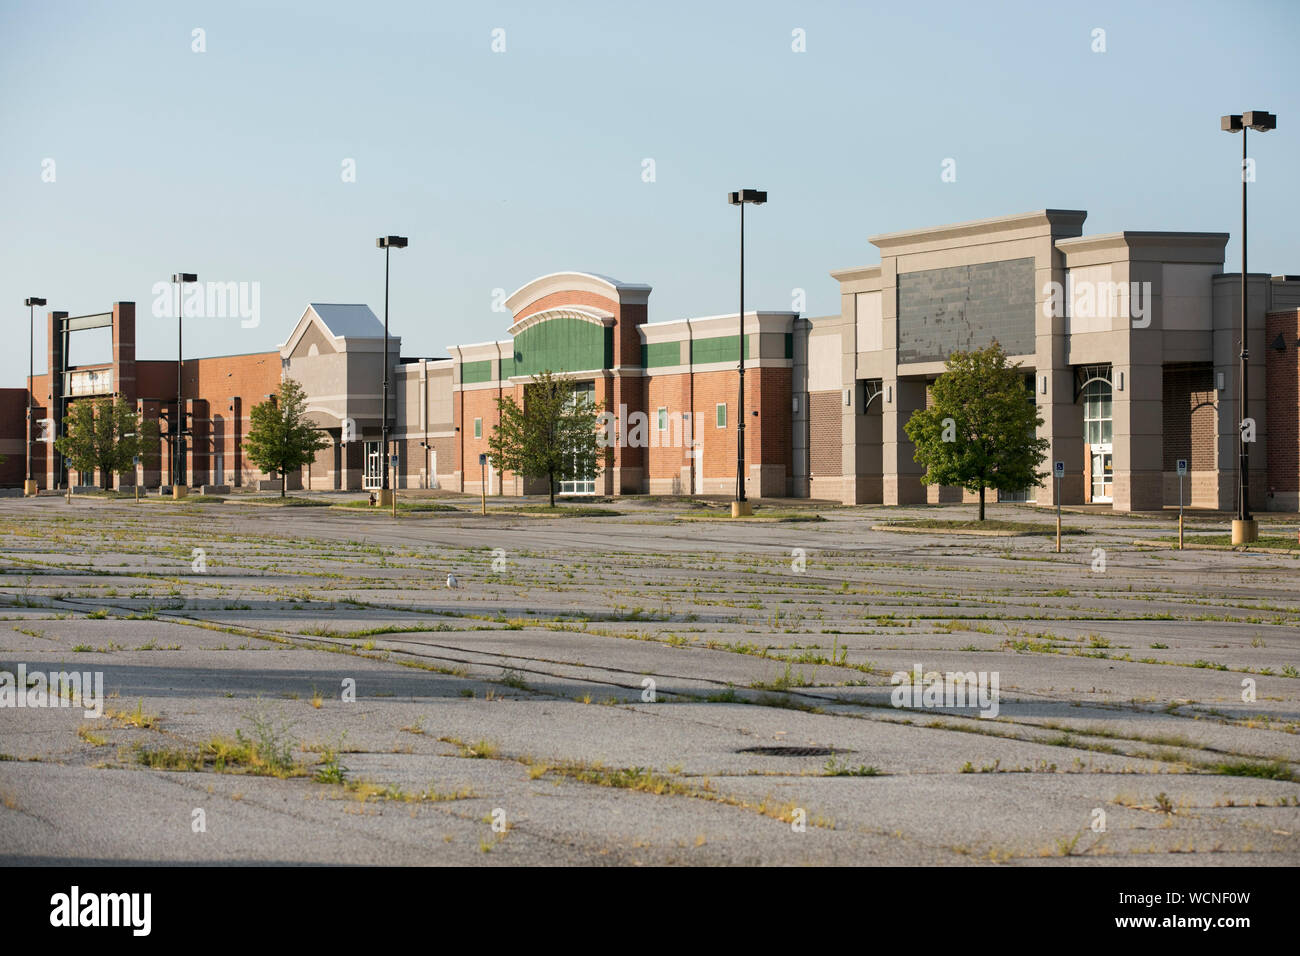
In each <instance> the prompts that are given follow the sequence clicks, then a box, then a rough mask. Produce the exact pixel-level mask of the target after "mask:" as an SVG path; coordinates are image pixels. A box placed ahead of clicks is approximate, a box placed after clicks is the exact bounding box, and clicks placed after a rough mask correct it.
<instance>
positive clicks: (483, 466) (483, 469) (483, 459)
mask: <svg viewBox="0 0 1300 956" xmlns="http://www.w3.org/2000/svg"><path fill="white" fill-rule="evenodd" d="M478 476H479V490H481V491H482V492H483V514H487V455H479V456H478Z"/></svg>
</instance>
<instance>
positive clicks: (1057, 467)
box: [1052, 461, 1065, 554]
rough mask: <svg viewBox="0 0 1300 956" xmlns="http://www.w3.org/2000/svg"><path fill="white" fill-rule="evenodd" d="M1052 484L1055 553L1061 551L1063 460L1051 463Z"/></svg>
mask: <svg viewBox="0 0 1300 956" xmlns="http://www.w3.org/2000/svg"><path fill="white" fill-rule="evenodd" d="M1052 477H1053V479H1054V480H1053V484H1054V485H1055V486H1056V553H1057V554H1060V553H1061V479H1062V478H1064V477H1065V462H1063V461H1058V462H1056V463H1055V464H1053V465H1052Z"/></svg>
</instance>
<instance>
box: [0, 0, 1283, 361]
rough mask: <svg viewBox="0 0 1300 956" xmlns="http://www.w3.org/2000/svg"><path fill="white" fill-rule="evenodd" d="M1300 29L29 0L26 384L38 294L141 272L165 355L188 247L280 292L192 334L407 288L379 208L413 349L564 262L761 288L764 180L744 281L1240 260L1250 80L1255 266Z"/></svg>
mask: <svg viewBox="0 0 1300 956" xmlns="http://www.w3.org/2000/svg"><path fill="white" fill-rule="evenodd" d="M1298 26H1300V4H1297V3H1295V2H1288V0H1280V2H1241V0H1238V2H1231V3H1228V2H1222V3H1199V2H1168V3H1140V2H1139V3H1134V2H1131V0H1127V2H1119V3H1111V2H1105V3H1097V2H1089V3H1071V4H1058V3H1049V2H1044V0H1032V2H1024V3H1002V2H999V3H983V2H981V3H970V2H960V3H921V2H898V3H889V4H867V3H821V2H808V0H802V2H786V3H774V2H745V3H708V2H693V3H665V2H656V3H644V4H643V3H638V4H619V3H614V2H609V0H605V2H596V3H584V4H578V3H545V4H542V3H528V4H523V3H517V4H507V3H479V2H475V3H468V2H464V3H427V2H426V3H407V2H382V3H380V2H374V3H362V2H354V0H349V2H333V0H325V2H311V3H300V4H288V3H274V2H272V3H267V2H256V3H254V2H243V0H234V2H231V0H223V2H220V3H217V2H213V3H178V2H130V0H120V2H102V3H86V2H16V0H4V2H3V3H0V124H2V128H3V130H4V135H3V145H2V146H0V210H2V211H3V213H2V214H3V222H4V227H3V233H2V234H0V263H2V265H0V317H2V321H3V328H4V331H5V338H6V342H7V345H8V347H7V348H6V349H4V350H3V352H2V353H0V383H3V384H4V385H9V386H17V385H20V384H21V382H22V376H23V375H24V374H25V372H26V358H27V356H26V345H27V341H26V340H27V329H26V322H27V315H26V309H25V308H24V307H23V306H22V304H21V303H22V300H23V298H24V297H26V296H28V295H40V296H45V297H47V298H48V299H49V300H50V307H51V308H58V309H64V310H67V311H68V312H70V313H71V314H73V315H78V314H84V313H88V312H102V311H106V310H107V309H108V308H109V307H110V305H111V303H112V302H114V301H115V300H134V301H135V302H136V303H137V309H138V315H139V329H138V340H139V343H140V348H139V356H140V357H141V358H172V357H174V355H175V341H176V336H175V322H174V320H171V319H155V318H152V317H151V316H150V306H151V303H152V301H153V293H152V291H151V290H152V287H153V285H154V283H156V282H158V281H160V280H163V279H165V278H167V277H169V276H170V275H171V273H173V272H177V271H182V270H183V271H191V272H197V273H199V275H200V277H201V278H203V279H213V280H222V281H235V282H258V283H260V287H261V313H262V315H261V324H260V325H259V326H258V327H256V328H248V329H246V328H242V327H241V324H240V322H239V321H238V319H205V320H195V321H192V322H187V324H186V335H185V341H186V354H187V355H189V356H195V355H213V354H223V353H238V352H251V351H258V350H263V349H269V348H273V347H275V346H276V345H278V344H279V343H281V342H282V341H283V340H284V338H285V337H286V336H287V335H288V332H289V330H290V328H291V327H292V325H293V323H294V322H295V321H296V320H297V318H298V316H299V315H300V314H301V312H302V310H303V308H304V306H305V304H306V303H307V302H309V301H313V300H315V301H324V302H366V303H368V304H370V306H371V307H372V308H374V309H375V311H376V312H377V313H379V312H380V311H381V309H382V304H383V261H382V253H381V252H380V251H379V250H378V249H376V248H375V245H374V240H375V237H376V236H378V235H381V234H385V233H399V234H402V235H407V236H409V237H410V240H411V245H410V248H409V249H406V250H404V251H401V252H397V253H394V256H393V278H392V298H391V310H392V313H391V314H392V326H393V331H394V333H395V334H400V335H401V336H402V337H403V340H404V349H403V351H404V353H405V354H407V355H442V354H444V350H445V346H446V345H448V344H450V343H457V342H477V341H484V340H489V339H494V338H498V337H501V336H503V335H504V332H505V328H506V326H507V324H508V318H507V316H506V315H505V314H503V313H497V312H493V311H492V308H491V305H492V293H493V290H494V289H497V288H503V289H505V290H506V291H507V292H511V291H513V290H514V289H516V288H517V287H519V286H520V285H522V284H523V283H524V282H526V281H528V280H529V279H530V278H533V277H535V276H538V275H542V274H545V273H548V272H555V271H560V270H565V269H581V270H588V271H595V272H603V273H607V274H610V275H614V276H617V277H619V278H622V279H625V280H628V281H634V282H648V283H650V284H651V285H653V286H654V293H653V294H652V295H651V299H650V318H651V321H656V320H666V319H673V318H680V317H682V316H687V315H709V314H716V313H721V312H727V311H734V310H735V307H736V254H737V253H736V231H737V222H736V220H737V216H736V211H735V209H734V208H732V207H730V206H728V205H727V204H726V198H725V194H726V192H727V191H728V190H730V189H733V188H737V187H739V186H756V187H759V188H764V189H767V190H768V191H769V193H770V202H769V204H768V205H766V206H763V207H761V208H759V209H757V210H752V212H751V214H750V215H749V216H748V217H747V221H748V227H749V228H748V231H747V232H748V256H747V260H748V266H749V269H748V275H749V283H748V295H747V300H746V302H747V305H750V306H751V307H759V308H777V309H780V308H789V307H790V301H791V290H792V289H794V288H803V289H806V290H807V295H808V303H807V312H808V313H809V314H813V315H820V314H826V313H830V312H836V311H838V309H839V300H838V295H837V289H836V285H835V283H834V281H833V280H831V279H830V277H829V276H828V275H827V272H828V271H829V270H831V269H837V268H844V267H847V266H855V265H862V264H866V263H870V262H875V261H878V260H877V256H876V255H875V248H874V247H873V246H871V245H870V244H869V243H868V242H867V237H868V236H869V235H873V234H875V233H878V232H888V231H893V230H898V229H908V228H915V227H921V226H926V225H935V224H939V223H945V222H952V221H959V220H965V219H976V218H983V217H988V216H997V215H1002V214H1008V213H1014V212H1024V211H1027V210H1031V209H1039V208H1043V207H1049V206H1056V207H1067V208H1081V209H1086V210H1088V212H1089V216H1088V221H1087V223H1086V226H1085V230H1086V231H1087V232H1110V231H1115V230H1120V229H1187V230H1206V231H1224V232H1232V233H1233V241H1232V242H1231V243H1230V244H1229V246H1228V265H1227V268H1228V269H1229V270H1230V271H1233V270H1235V269H1236V268H1237V263H1238V262H1239V256H1240V252H1239V246H1238V245H1237V235H1236V233H1237V230H1238V222H1239V218H1238V216H1239V213H1238V209H1239V206H1238V203H1239V198H1238V197H1239V189H1238V184H1239V178H1238V162H1239V160H1238V153H1239V149H1240V140H1238V139H1237V138H1235V137H1230V136H1228V135H1227V134H1226V133H1221V132H1219V130H1218V121H1219V116H1220V114H1222V113H1228V112H1240V111H1242V110H1246V109H1252V108H1260V109H1267V110H1272V111H1273V112H1275V113H1277V114H1278V116H1279V120H1278V125H1279V129H1278V130H1277V131H1275V132H1273V133H1269V134H1267V135H1257V134H1251V135H1252V140H1253V143H1254V145H1253V146H1252V148H1251V153H1252V155H1253V156H1254V157H1255V158H1256V160H1257V162H1258V182H1257V184H1256V185H1255V186H1253V187H1252V193H1251V194H1252V197H1253V203H1252V207H1253V214H1252V220H1251V233H1250V237H1251V260H1250V265H1251V269H1252V271H1256V270H1258V271H1267V272H1272V273H1279V272H1300V239H1298V238H1297V229H1296V223H1297V218H1296V211H1297V200H1300V177H1298V176H1297V172H1298V171H1300V163H1298V162H1297V154H1298V149H1297V147H1298V146H1300V104H1298V103H1297V95H1298V94H1300V66H1298V65H1297V57H1296V50H1297V47H1298V43H1297V41H1298V40H1300V30H1298V29H1297V27H1298ZM1098 27H1100V28H1102V29H1104V30H1105V31H1106V52H1104V53H1094V52H1093V51H1092V45H1093V38H1092V31H1093V30H1094V29H1095V28H1098ZM195 28H202V29H203V30H204V31H205V32H206V47H207V49H206V52H204V53H195V52H192V49H191V45H192V31H193V30H194V29H195ZM496 28H502V29H504V30H505V41H506V52H504V53H494V52H492V49H491V44H492V31H493V30H494V29H496ZM796 28H799V29H803V30H804V31H806V38H807V52H804V53H795V52H792V50H791V42H792V36H791V33H792V31H793V30H795V29H796ZM948 157H951V158H953V159H955V160H956V163H957V166H956V170H957V181H956V182H954V183H944V182H942V181H941V179H940V172H941V164H942V162H943V160H944V159H945V158H948ZM346 158H352V159H355V161H356V170H357V181H356V182H355V183H344V182H343V181H342V178H341V175H340V174H341V171H342V163H343V160H344V159H346ZM646 158H651V159H653V160H654V161H655V173H656V181H655V182H653V183H646V182H643V181H642V160H643V159H646ZM45 159H53V160H54V161H55V175H56V179H55V182H53V183H47V182H42V179H41V174H42V162H43V160H45ZM751 209H752V207H751ZM95 334H96V333H85V335H87V336H93V335H95ZM44 338H45V336H44V323H43V321H42V322H41V323H40V324H39V325H38V331H37V339H36V349H37V362H36V368H37V371H38V372H39V371H41V370H42V369H43V368H44V365H45V360H44V355H45V344H44ZM99 345H100V346H101V347H99V348H98V349H88V348H80V347H79V348H78V350H77V354H76V355H75V356H74V357H75V358H76V359H78V360H84V361H90V360H93V359H95V358H100V359H103V358H106V357H107V355H106V346H104V344H103V342H102V341H101V342H100V343H99ZM92 351H98V352H99V354H98V355H94V354H90V352H92Z"/></svg>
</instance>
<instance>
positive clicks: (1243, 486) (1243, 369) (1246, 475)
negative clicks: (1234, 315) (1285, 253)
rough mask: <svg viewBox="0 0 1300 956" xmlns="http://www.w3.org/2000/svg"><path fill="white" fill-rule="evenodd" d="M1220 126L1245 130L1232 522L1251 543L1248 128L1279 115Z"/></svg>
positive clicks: (1266, 125)
mask: <svg viewBox="0 0 1300 956" xmlns="http://www.w3.org/2000/svg"><path fill="white" fill-rule="evenodd" d="M1219 128H1220V129H1222V130H1223V131H1224V132H1226V133H1240V134H1241V353H1240V362H1241V365H1240V369H1239V371H1238V374H1237V380H1238V383H1239V385H1240V387H1241V395H1240V398H1239V399H1238V404H1239V406H1240V408H1241V418H1240V420H1239V422H1238V424H1237V446H1238V448H1239V449H1240V452H1241V458H1240V461H1239V463H1238V465H1237V517H1236V519H1234V520H1233V522H1232V543H1233V544H1249V543H1250V542H1251V541H1255V540H1257V539H1258V538H1259V524H1258V522H1256V521H1255V519H1254V518H1252V517H1251V516H1250V442H1248V441H1246V419H1247V417H1248V416H1247V413H1246V408H1247V405H1246V403H1247V401H1248V397H1247V391H1246V385H1247V382H1248V377H1247V376H1248V372H1249V368H1248V366H1249V359H1250V349H1249V348H1247V347H1246V180H1247V175H1246V170H1247V162H1248V160H1247V158H1246V130H1248V129H1253V130H1255V131H1256V132H1258V133H1267V132H1268V131H1269V130H1271V129H1277V117H1276V116H1274V115H1273V114H1272V113H1269V112H1267V111H1265V110H1252V111H1250V112H1247V113H1241V114H1236V113H1234V114H1231V115H1229V116H1224V117H1221V118H1220V120H1219Z"/></svg>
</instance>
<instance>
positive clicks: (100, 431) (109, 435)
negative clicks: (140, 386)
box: [54, 396, 158, 490]
mask: <svg viewBox="0 0 1300 956" xmlns="http://www.w3.org/2000/svg"><path fill="white" fill-rule="evenodd" d="M54 447H55V449H56V450H57V451H58V453H59V454H60V455H62V456H63V457H64V458H66V459H67V461H68V465H69V467H71V468H72V469H74V470H75V471H94V470H96V469H98V470H99V481H100V486H101V487H102V488H103V489H104V490H108V489H110V488H112V487H113V476H114V475H117V474H121V473H122V472H124V471H126V470H127V469H129V468H131V467H132V466H133V465H134V462H135V456H136V455H141V454H144V453H145V452H146V451H153V450H155V449H156V448H157V447H158V423H157V422H146V421H143V420H142V419H141V417H140V414H139V413H138V412H137V411H136V410H135V405H134V404H133V403H131V402H129V401H127V400H126V399H125V398H122V397H121V396H119V397H118V398H117V399H116V400H115V399H112V398H97V399H94V400H93V401H90V400H86V399H82V400H81V401H79V402H73V403H72V407H71V408H69V409H68V414H67V415H66V416H65V417H64V419H63V434H62V435H60V436H59V437H58V438H57V439H56V440H55V442H54ZM69 485H71V482H69Z"/></svg>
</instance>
